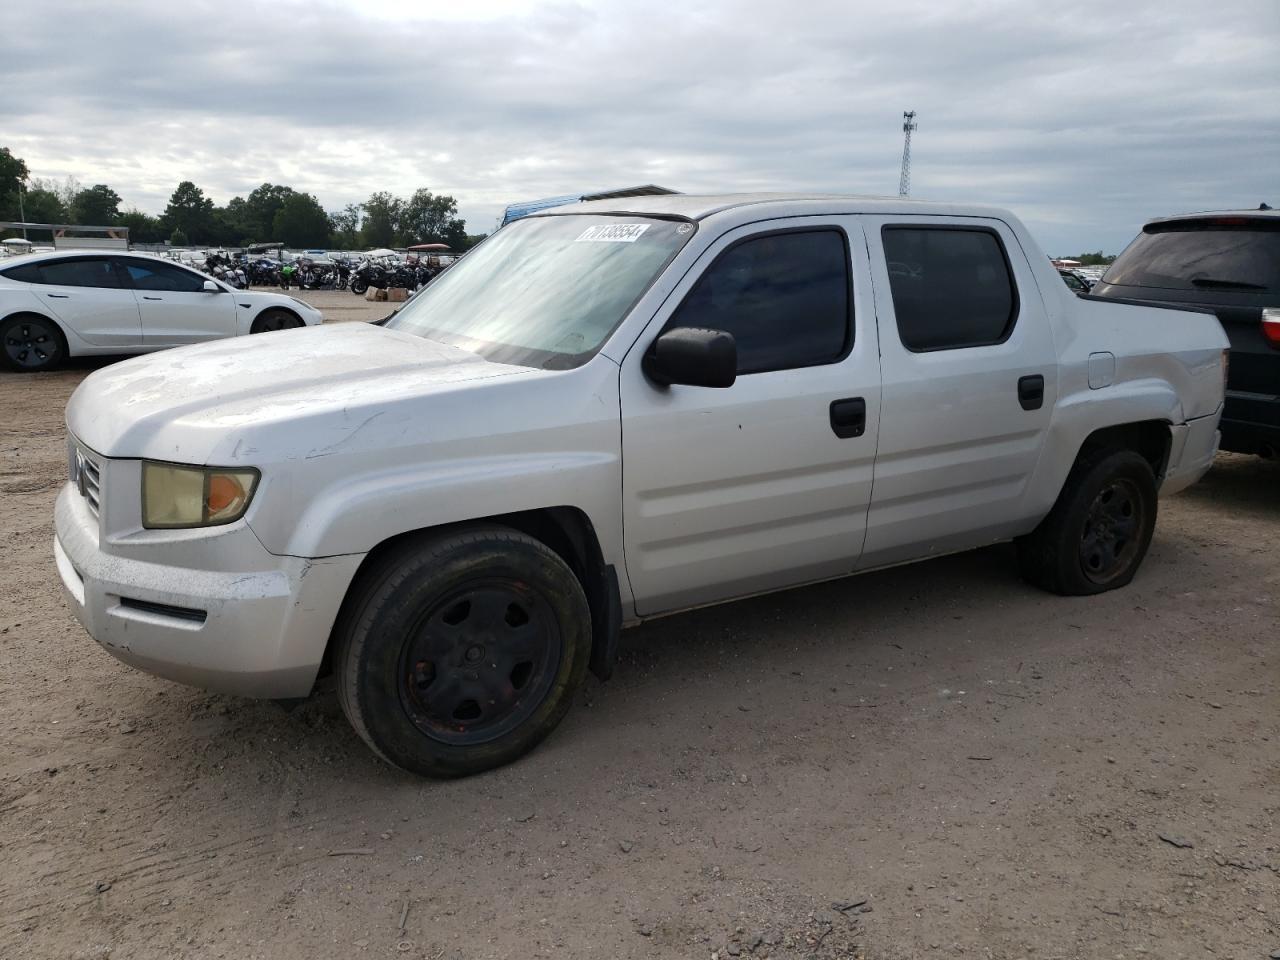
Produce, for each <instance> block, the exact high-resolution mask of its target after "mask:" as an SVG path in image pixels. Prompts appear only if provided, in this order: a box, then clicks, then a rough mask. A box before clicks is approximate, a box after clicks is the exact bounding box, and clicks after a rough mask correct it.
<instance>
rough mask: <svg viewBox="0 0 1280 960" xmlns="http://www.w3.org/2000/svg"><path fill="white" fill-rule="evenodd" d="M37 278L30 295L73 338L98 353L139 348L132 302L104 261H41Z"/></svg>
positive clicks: (139, 335) (138, 328) (139, 329)
mask: <svg viewBox="0 0 1280 960" xmlns="http://www.w3.org/2000/svg"><path fill="white" fill-rule="evenodd" d="M38 275H39V281H38V282H35V283H33V284H32V286H31V292H32V293H34V294H35V295H36V296H37V297H38V298H39V299H40V302H41V303H43V304H44V305H45V307H46V308H47V309H48V310H49V312H50V313H51V314H52V315H53V316H54V317H56V318H57V319H59V320H61V321H62V322H63V324H64V325H65V326H66V327H67V329H68V330H70V331H72V332H73V333H74V334H75V335H76V336H78V337H80V338H81V339H82V340H84V341H86V342H87V343H92V344H93V345H94V346H99V347H119V348H120V349H122V350H125V349H136V348H137V347H139V346H141V345H142V327H141V324H140V322H139V319H138V304H137V301H135V300H134V298H133V291H131V290H129V289H128V286H127V285H126V284H125V283H124V282H123V280H122V279H121V277H120V274H119V272H118V271H117V270H116V268H115V266H114V265H113V264H112V263H111V260H110V258H108V257H84V256H79V257H68V258H67V259H65V260H51V261H45V262H43V263H41V264H39V274H38Z"/></svg>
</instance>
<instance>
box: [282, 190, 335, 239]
mask: <svg viewBox="0 0 1280 960" xmlns="http://www.w3.org/2000/svg"><path fill="white" fill-rule="evenodd" d="M271 236H272V238H273V239H275V240H279V241H280V242H281V243H285V244H288V245H289V246H291V247H322V246H324V245H325V244H326V243H328V242H329V215H328V214H327V213H325V212H324V207H322V206H320V203H319V202H318V201H317V200H316V198H315V197H313V196H312V195H311V194H309V193H295V192H290V194H289V196H287V197H285V198H284V202H283V203H282V204H281V205H280V209H279V210H278V211H276V217H275V222H274V223H273V224H272V230H271Z"/></svg>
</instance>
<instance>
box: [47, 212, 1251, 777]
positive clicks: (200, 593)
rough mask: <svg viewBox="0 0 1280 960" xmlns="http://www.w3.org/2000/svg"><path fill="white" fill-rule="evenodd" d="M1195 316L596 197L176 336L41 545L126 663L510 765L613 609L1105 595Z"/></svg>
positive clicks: (1173, 435) (435, 762)
mask: <svg viewBox="0 0 1280 960" xmlns="http://www.w3.org/2000/svg"><path fill="white" fill-rule="evenodd" d="M1227 346H1228V344H1227V339H1226V337H1225V336H1224V334H1223V331H1222V329H1221V327H1220V326H1219V325H1218V322H1217V320H1216V319H1215V318H1214V317H1213V316H1211V315H1208V314H1204V313H1199V312H1189V311H1183V310H1169V309H1158V308H1154V307H1145V306H1135V305H1131V304H1127V303H1120V302H1098V301H1091V300H1086V299H1082V298H1079V297H1077V296H1075V295H1074V294H1072V293H1071V292H1070V291H1069V290H1068V289H1067V288H1066V287H1065V286H1064V285H1063V284H1062V281H1061V280H1060V279H1059V278H1058V276H1057V273H1056V272H1055V270H1054V268H1053V267H1052V266H1051V264H1050V262H1049V260H1048V259H1047V258H1046V257H1045V256H1044V254H1043V253H1041V252H1040V251H1039V249H1038V248H1037V247H1036V244H1035V243H1034V241H1033V240H1032V239H1031V237H1030V236H1029V235H1028V234H1027V231H1026V230H1025V229H1024V228H1023V226H1022V225H1021V224H1020V223H1019V222H1018V221H1017V220H1016V219H1015V218H1014V217H1013V216H1011V215H1010V214H1008V213H1006V212H1004V211H1002V210H997V209H991V208H986V207H975V206H967V205H951V204H930V203H921V202H912V201H904V200H886V199H869V198H857V197H820V196H813V197H809V196H724V197H694V196H663V197H642V198H628V199H625V200H620V201H600V202H596V203H590V204H583V205H578V206H574V207H572V208H568V209H564V210H551V211H548V212H546V213H544V214H540V215H536V216H531V217H529V218H527V219H524V220H520V221H518V222H516V223H513V224H512V225H510V226H508V227H505V228H503V229H502V230H499V231H498V232H497V233H496V234H495V235H494V236H493V237H491V238H490V239H488V240H486V241H485V242H484V243H483V244H481V245H480V246H479V247H478V248H476V249H475V250H474V251H472V252H471V253H470V254H468V255H467V256H466V257H465V258H463V259H462V260H461V261H460V262H459V263H458V264H457V265H455V266H454V267H453V268H452V269H450V270H449V271H448V272H446V273H444V274H443V275H441V276H440V277H439V278H438V279H437V280H436V281H434V282H433V283H432V284H431V285H430V286H429V287H428V288H427V289H426V290H425V291H424V292H423V293H421V294H420V295H419V296H418V297H416V298H415V299H414V300H413V301H411V302H410V303H409V304H408V305H406V307H405V308H404V309H402V310H401V311H400V312H399V313H398V314H396V315H395V316H394V317H392V318H391V319H389V320H388V321H386V322H385V323H382V324H380V325H367V324H361V323H342V324H333V325H328V326H324V327H320V328H314V329H304V330H292V331H288V332H287V333H279V334H276V333H268V334H264V335H262V336H257V337H252V338H246V339H241V340H234V341H226V342H222V343H214V344H204V345H199V346H192V347H182V348H178V349H175V350H170V351H166V352H164V353H161V354H157V355H154V356H150V357H145V358H140V359H135V360H129V361H125V362H123V363H119V364H116V365H114V366H111V367H108V368H105V369H103V370H100V371H98V372H96V373H94V374H93V375H91V376H90V377H88V378H87V379H86V380H85V381H84V383H83V384H82V385H81V386H80V388H79V389H78V390H77V392H76V394H75V396H74V397H72V399H71V402H70V405H69V406H68V408H67V427H68V431H69V437H68V466H69V472H70V479H69V481H68V483H67V484H66V486H65V488H64V489H63V490H62V492H61V494H60V495H59V497H58V501H57V508H56V513H57V516H56V530H57V536H56V540H55V543H54V551H55V554H56V558H57V565H58V570H59V572H60V574H61V578H62V581H63V584H64V586H65V588H66V594H67V597H68V602H69V603H70V605H71V608H72V609H73V610H74V611H75V614H76V616H77V617H79V619H80V620H81V622H82V623H83V624H84V625H85V627H86V628H87V629H88V631H89V633H90V634H92V635H93V637H94V638H95V639H96V640H98V642H99V643H101V644H102V645H103V646H104V647H105V648H106V649H107V650H109V651H110V652H111V653H112V654H114V655H115V656H116V657H118V658H120V659H121V660H123V661H125V662H126V663H130V664H133V665H135V666H137V667H139V668H141V669H143V670H148V671H151V672H153V673H156V674H159V675H161V676H164V677H169V678H172V679H174V680H179V681H182V682H186V683H192V684H197V685H200V686H203V687H207V688H210V689H213V690H221V691H226V692H230V693H237V694H245V695H249V696H258V697H269V698H277V699H290V698H299V697H305V696H307V695H308V694H309V693H310V692H311V690H312V688H313V686H314V684H315V682H316V679H317V676H318V675H320V674H321V673H323V672H327V671H332V672H333V673H334V674H336V682H337V688H338V691H339V696H340V698H341V702H342V705H343V707H344V709H345V711H346V713H347V715H348V717H349V718H350V720H351V722H352V724H353V725H354V727H355V729H356V730H357V731H358V732H359V734H360V736H362V737H363V738H364V739H365V740H366V741H367V742H368V744H369V745H370V747H372V748H373V749H374V750H375V751H376V752H377V753H378V754H379V755H380V756H382V757H383V758H385V759H386V760H387V761H389V762H390V763H393V764H396V765H398V766H400V767H403V768H405V769H408V770H412V771H417V772H420V773H423V774H427V775H432V776H456V775H461V774H467V773H473V772H476V771H479V770H483V769H486V768H489V767H493V766H495V765H498V764H501V763H505V762H507V761H510V760H512V759H514V758H515V757H517V756H519V755H521V754H522V753H524V752H525V751H527V750H529V749H530V748H532V747H533V746H534V745H535V744H536V743H538V742H539V741H540V740H541V739H542V738H543V737H545V736H546V735H547V734H548V733H549V732H550V731H551V730H552V729H553V728H554V727H555V726H556V724H557V723H558V722H559V721H560V720H561V718H562V717H563V716H564V715H565V712H566V711H567V710H568V709H569V706H570V703H571V701H572V699H573V697H574V694H575V691H576V690H577V689H578V688H579V686H580V684H581V683H582V682H583V680H584V677H585V674H586V671H587V670H588V668H589V667H590V668H591V669H592V670H593V671H594V672H595V673H597V674H598V675H599V676H601V677H607V676H608V674H609V672H610V670H611V669H612V666H613V660H614V656H615V651H616V647H617V638H618V634H619V630H620V628H621V627H622V626H625V625H627V624H631V623H636V622H638V621H640V620H642V619H644V618H647V617H655V616H659V615H662V614H667V613H671V612H672V611H676V610H680V609H684V608H688V607H693V606H697V605H701V604H709V603H717V602H720V601H723V600H729V599H732V598H735V597H742V596H745V595H748V594H754V593H760V592H763V591H769V590H778V589H781V588H785V587H790V586H794V585H796V584H802V583H810V582H813V581H817V580H823V579H828V578H835V577H843V576H846V575H849V574H854V573H859V572H861V571H864V570H871V569H875V568H878V567H885V566H889V565H891V564H897V563H903V562H905V561H911V560H918V559H922V558H926V557H935V556H938V555H940V554H944V553H948V552H953V551H959V550H969V549H973V548H975V547H979V546H982V545H985V544H990V543H993V542H996V541H1001V540H1014V541H1015V542H1016V543H1017V547H1018V550H1017V555H1018V559H1019V563H1020V566H1021V570H1022V573H1023V575H1024V576H1025V577H1026V579H1028V580H1029V581H1031V582H1032V583H1034V584H1037V585H1039V586H1041V587H1044V588H1046V589H1049V590H1052V591H1055V592H1058V593H1063V594H1092V593H1098V592H1100V591H1103V590H1108V589H1112V588H1114V587H1119V586H1122V585H1124V584H1126V583H1128V582H1129V580H1130V579H1131V578H1132V577H1133V576H1134V573H1135V571H1136V570H1137V569H1138V566H1139V564H1140V563H1141V561H1142V558H1143V556H1144V554H1145V552H1146V550H1147V545H1148V543H1149V541H1150V539H1151V535H1152V531H1153V529H1154V527H1155V522H1156V509H1157V494H1158V493H1171V492H1175V491H1177V490H1180V489H1182V488H1184V487H1186V486H1187V485H1188V484H1191V483H1193V482H1194V481H1195V480H1196V479H1197V478H1198V477H1200V476H1201V474H1203V473H1204V471H1205V470H1206V469H1208V467H1209V465H1210V463H1211V462H1212V460H1213V457H1214V452H1215V450H1216V448H1217V442H1218V418H1219V416H1220V413H1221V409H1222V401H1223V380H1224V374H1225V358H1226V353H1225V351H1226V349H1227Z"/></svg>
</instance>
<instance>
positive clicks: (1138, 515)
mask: <svg viewBox="0 0 1280 960" xmlns="http://www.w3.org/2000/svg"><path fill="white" fill-rule="evenodd" d="M1157 503H1158V500H1157V492H1156V482H1155V475H1154V473H1153V472H1152V470H1151V464H1149V463H1148V462H1147V461H1146V459H1144V458H1143V457H1141V456H1140V455H1138V454H1137V453H1135V452H1133V451H1132V450H1114V449H1113V450H1106V451H1101V452H1098V453H1094V454H1092V455H1089V456H1084V457H1082V458H1081V460H1080V461H1079V462H1077V464H1076V465H1075V467H1074V468H1073V469H1072V471H1071V474H1070V476H1068V477H1067V482H1066V484H1065V485H1064V486H1063V489H1062V493H1061V494H1059V495H1058V502H1057V503H1055V504H1054V506H1053V509H1052V510H1051V511H1050V512H1049V515H1048V516H1047V517H1045V518H1044V520H1042V521H1041V522H1040V525H1039V526H1038V527H1036V529H1035V530H1034V531H1032V532H1031V533H1030V534H1028V535H1027V536H1025V537H1020V538H1019V539H1018V542H1017V548H1018V563H1019V566H1020V567H1021V570H1022V575H1023V577H1025V578H1026V579H1027V580H1028V581H1029V582H1031V583H1034V584H1035V585H1036V586H1039V587H1043V588H1044V589H1046V590H1050V591H1052V592H1054V593H1060V594H1064V595H1067V596H1080V595H1087V594H1094V593H1102V592H1104V591H1106V590H1114V589H1115V588H1116V587H1123V586H1125V585H1126V584H1127V583H1129V581H1131V580H1132V579H1133V576H1134V574H1135V573H1137V571H1138V567H1139V566H1140V565H1141V564H1142V559H1143V557H1145V556H1146V554H1147V548H1148V547H1149V546H1150V544H1151V536H1152V534H1153V533H1154V532H1155V526H1156V508H1157Z"/></svg>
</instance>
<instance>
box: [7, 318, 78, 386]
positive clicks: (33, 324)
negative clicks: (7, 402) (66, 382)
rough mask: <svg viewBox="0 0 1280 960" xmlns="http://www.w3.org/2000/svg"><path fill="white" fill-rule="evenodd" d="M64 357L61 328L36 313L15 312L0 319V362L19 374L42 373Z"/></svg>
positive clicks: (57, 363) (64, 342)
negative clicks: (19, 372)
mask: <svg viewBox="0 0 1280 960" xmlns="http://www.w3.org/2000/svg"><path fill="white" fill-rule="evenodd" d="M66 357H67V338H66V337H65V336H63V333H62V328H61V327H59V326H58V325H57V324H56V323H54V322H53V321H52V320H50V319H49V318H48V317H42V316H40V315H39V314H38V313H19V314H15V315H14V316H12V317H6V318H5V319H4V320H3V321H0V364H2V365H3V366H4V367H5V368H7V369H9V370H18V371H21V372H22V373H42V372H44V371H46V370H53V369H55V368H56V367H58V365H59V364H61V363H62V361H63V360H65V359H66Z"/></svg>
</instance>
